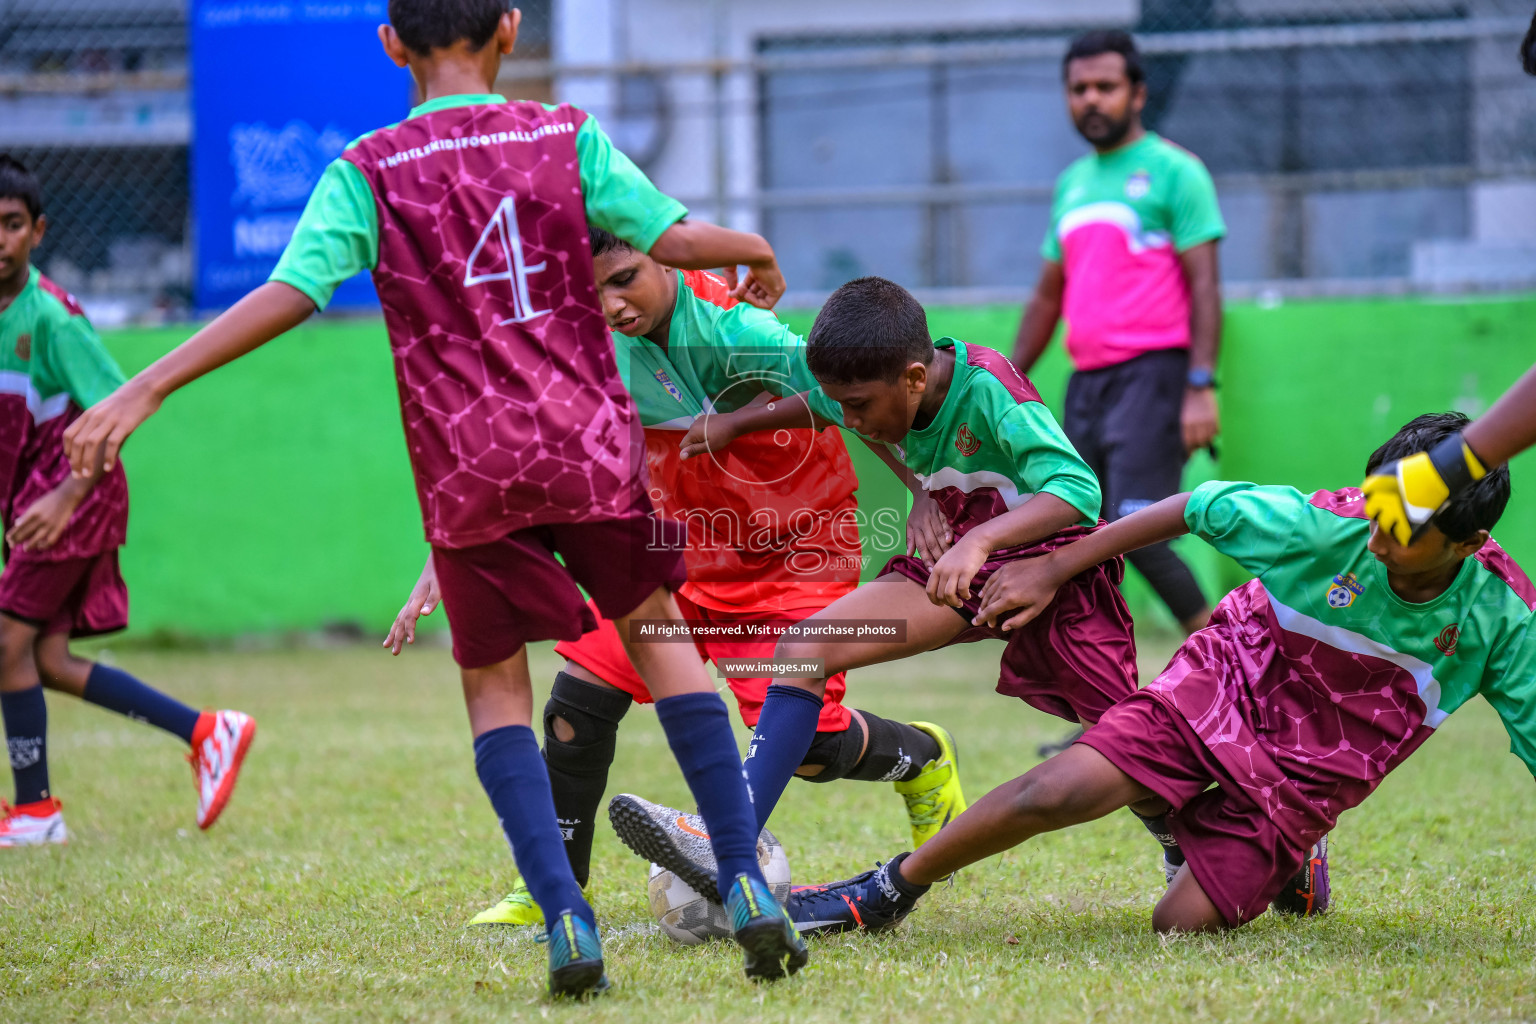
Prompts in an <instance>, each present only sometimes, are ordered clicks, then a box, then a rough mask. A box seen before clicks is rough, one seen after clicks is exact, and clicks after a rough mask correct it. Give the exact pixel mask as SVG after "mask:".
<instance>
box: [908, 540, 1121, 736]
mask: <svg viewBox="0 0 1536 1024" xmlns="http://www.w3.org/2000/svg"><path fill="white" fill-rule="evenodd" d="M1089 532H1091V531H1089V530H1088V529H1086V528H1081V527H1074V528H1071V529H1069V530H1063V531H1062V532H1061V533H1058V534H1056V535H1055V536H1053V537H1051V538H1048V539H1047V540H1045V541H1043V542H1041V543H1040V544H1037V545H1033V546H1030V547H1027V548H1021V549H1011V550H1009V551H1005V552H999V553H997V554H996V555H994V560H993V561H988V562H986V563H984V564H983V565H982V567H981V571H980V572H978V573H977V574H976V578H975V579H974V580H973V581H972V582H971V593H972V594H973V595H977V596H976V597H972V598H971V600H969V601H967V602H966V603H965V606H964V607H963V608H961V609H957V611H959V612H960V614H961V615H962V616H963V617H964V619H965V621H966V623H970V621H971V620H972V619H973V618H975V616H976V612H977V611H978V610H979V609H980V607H981V602H980V600H979V595H980V594H981V588H982V586H983V585H984V584H985V583H986V582H987V580H988V579H989V578H990V577H991V576H992V574H993V573H994V572H996V571H997V570H999V569H1001V568H1002V567H1003V566H1005V565H1007V564H1008V563H1009V562H1014V561H1018V560H1020V559H1023V558H1035V557H1038V556H1040V555H1043V554H1045V553H1046V552H1048V551H1050V550H1053V549H1054V548H1057V547H1060V546H1062V544H1065V543H1069V542H1070V541H1072V540H1075V539H1077V538H1079V537H1082V536H1086V535H1087V534H1088V533H1089ZM890 572H894V573H899V574H901V575H902V576H905V577H907V578H908V579H910V580H912V581H913V582H915V583H918V584H920V585H922V586H927V585H928V577H929V576H930V575H932V573H930V572H929V570H928V567H927V566H925V565H924V564H923V560H922V559H920V558H913V557H912V556H910V555H898V556H897V557H895V558H893V559H891V560H890V561H889V562H887V563H886V566H885V569H884V570H883V572H882V574H883V573H890ZM1124 577H1125V563H1124V561H1122V560H1121V559H1118V558H1116V559H1114V560H1112V561H1109V562H1104V563H1103V564H1101V565H1096V566H1094V567H1093V568H1092V569H1089V570H1087V571H1086V572H1083V573H1081V574H1080V575H1077V576H1074V577H1073V578H1072V579H1070V580H1068V581H1067V583H1066V584H1065V585H1064V586H1063V587H1062V588H1061V590H1059V591H1057V593H1056V599H1055V600H1054V601H1052V602H1051V603H1050V605H1049V606H1048V607H1047V608H1046V609H1045V611H1044V612H1042V613H1041V614H1040V616H1039V617H1038V618H1036V619H1034V620H1033V621H1031V622H1030V623H1028V624H1027V625H1025V626H1024V627H1023V628H1021V629H1015V630H1013V631H1011V632H1007V633H1005V632H1003V631H1002V630H1000V629H995V628H993V627H991V626H968V628H967V629H966V630H965V631H964V632H962V633H960V634H959V635H958V636H956V637H955V638H954V639H953V640H951V641H950V642H949V643H950V644H968V643H974V642H975V641H977V640H1002V641H1005V642H1006V643H1007V644H1008V647H1007V649H1006V650H1004V651H1003V657H1002V663H1001V665H1000V666H999V674H998V680H997V692H998V693H1001V694H1005V695H1007V696H1010V697H1017V698H1019V699H1020V700H1022V701H1024V702H1025V703H1026V704H1028V705H1029V706H1030V707H1033V708H1038V709H1039V710H1041V711H1044V712H1045V713H1046V714H1048V715H1055V716H1056V717H1058V718H1065V719H1066V720H1067V721H1069V722H1083V723H1084V724H1090V725H1091V724H1092V723H1094V722H1097V721H1098V720H1099V718H1100V717H1101V716H1102V715H1103V714H1104V712H1105V711H1107V710H1109V708H1110V707H1111V706H1112V705H1114V704H1115V703H1116V702H1117V701H1119V700H1122V699H1124V698H1125V697H1128V696H1129V695H1131V694H1133V693H1135V692H1136V637H1135V634H1134V633H1133V632H1132V625H1131V612H1130V609H1129V608H1127V607H1126V606H1125V598H1124V597H1122V596H1121V594H1120V581H1121V580H1122V579H1123V578H1124ZM945 646H946V647H947V646H949V644H946V645H945Z"/></svg>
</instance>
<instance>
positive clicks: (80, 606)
mask: <svg viewBox="0 0 1536 1024" xmlns="http://www.w3.org/2000/svg"><path fill="white" fill-rule="evenodd" d="M0 612H3V613H4V614H6V615H9V616H10V617H11V618H13V619H20V620H21V621H22V622H26V623H29V624H31V625H33V626H36V627H38V628H39V629H40V630H42V633H43V635H44V636H54V635H56V634H59V633H68V634H69V635H70V636H98V635H100V634H102V633H116V632H117V631H118V630H120V629H126V628H127V627H128V585H127V584H126V583H124V582H123V574H122V573H121V572H119V571H118V567H117V549H116V548H113V549H112V550H111V551H105V552H102V553H101V554H99V555H91V556H90V557H88V558H64V559H60V560H58V561H54V562H48V561H42V560H40V559H32V558H20V557H17V556H16V555H15V554H12V555H11V560H10V561H9V562H7V563H5V571H4V572H0Z"/></svg>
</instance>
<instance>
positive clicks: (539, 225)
mask: <svg viewBox="0 0 1536 1024" xmlns="http://www.w3.org/2000/svg"><path fill="white" fill-rule="evenodd" d="M685 213H686V211H685V210H684V209H683V207H682V206H681V205H679V204H678V203H677V202H675V201H674V200H671V199H668V198H667V197H666V196H664V195H662V194H661V193H660V192H658V191H657V190H656V189H655V187H654V186H653V185H652V184H651V183H650V181H649V180H647V179H646V177H645V175H644V174H642V173H641V172H640V171H639V169H637V168H636V167H635V166H634V164H633V163H631V162H630V161H629V160H628V159H627V158H626V157H625V156H624V155H623V154H622V153H620V152H619V151H618V150H616V149H615V148H614V147H613V144H612V143H611V142H610V141H609V140H608V137H607V136H606V135H604V134H603V133H602V131H601V130H600V129H599V128H598V127H597V123H596V121H594V120H593V119H592V118H590V117H589V116H587V114H586V113H584V112H583V111H581V110H578V109H576V108H575V107H571V106H568V105H561V106H557V107H552V106H547V105H544V104H539V103H527V102H514V103H509V102H507V101H505V100H504V99H502V98H501V97H500V96H489V95H484V96H448V97H442V98H439V99H436V100H433V101H431V102H429V103H425V104H423V105H421V106H419V107H416V108H415V109H414V110H412V111H411V114H410V116H409V117H408V118H407V119H406V120H404V121H401V122H400V123H399V124H396V125H391V126H390V127H388V128H382V129H380V130H378V131H376V132H373V133H371V134H369V135H366V136H364V137H363V138H361V139H359V140H357V141H356V142H354V143H353V144H352V145H351V146H349V147H348V148H347V150H346V151H345V152H344V153H343V154H342V156H341V157H340V158H339V159H338V160H337V161H336V162H335V163H334V164H332V165H331V167H330V168H329V169H328V170H327V171H326V174H325V176H324V177H323V178H322V179H321V181H320V183H319V184H318V185H317V186H316V188H315V193H314V195H313V196H311V198H310V201H309V204H308V206H307V207H306V209H305V211H304V215H303V217H302V218H301V219H300V222H299V225H298V228H297V229H296V230H295V232H294V236H293V240H292V241H291V242H290V243H289V246H288V249H287V251H286V252H285V253H284V254H283V258H282V260H281V261H280V262H279V264H278V266H277V269H276V270H275V271H274V272H273V274H272V280H274V281H281V282H284V283H286V284H289V285H291V286H293V287H294V288H297V289H299V290H300V291H302V292H304V293H305V294H306V295H308V296H309V297H310V298H311V299H313V300H314V302H315V305H316V306H319V307H323V306H324V305H325V304H326V302H328V301H329V299H330V296H331V293H332V292H333V291H334V289H335V287H336V286H337V285H338V284H340V283H341V282H342V281H344V280H346V279H347V278H348V277H351V276H352V275H353V274H354V273H357V272H358V271H360V270H362V269H365V268H368V269H371V270H372V271H373V280H374V284H375V286H376V287H377V289H378V293H379V300H380V303H381V304H382V305H383V308H384V321H385V324H386V326H387V328H388V330H389V338H390V345H391V347H392V348H393V350H394V360H395V375H396V379H397V381H398V383H399V389H400V407H401V413H402V416H403V418H404V421H405V437H406V445H407V447H408V449H409V452H410V458H411V466H412V468H413V470H414V471H415V476H416V489H417V493H418V496H419V498H420V500H421V508H422V516H423V519H424V520H425V523H426V532H427V539H428V540H429V541H430V542H432V543H433V544H436V545H439V546H443V547H469V546H473V545H476V544H484V543H487V542H489V541H492V540H496V539H498V538H500V537H502V536H505V535H506V534H508V533H510V532H512V531H514V530H520V529H525V528H527V527H530V526H537V525H540V524H543V523H556V522H584V521H591V520H600V519H611V518H616V517H619V516H621V515H623V514H625V513H626V512H628V511H629V510H630V509H631V508H633V507H634V505H635V504H636V503H637V502H644V501H645V500H646V499H645V441H644V437H643V435H642V432H641V426H640V420H639V417H638V416H637V414H636V411H635V406H634V403H633V402H632V401H631V400H630V397H629V394H628V393H627V392H626V391H625V389H624V385H623V382H622V381H621V379H620V377H619V372H618V366H617V363H616V362H615V358H614V349H613V343H612V341H611V340H610V339H609V335H608V327H607V324H606V323H605V321H604V319H603V315H602V312H601V310H600V308H599V304H598V299H597V285H596V281H595V279H594V276H593V270H592V257H591V248H590V243H589V241H588V234H587V225H588V223H589V222H590V223H592V224H595V225H597V226H599V227H602V228H605V229H607V230H609V231H611V232H613V233H614V234H616V235H618V236H619V237H621V238H623V239H625V240H626V241H628V242H630V243H631V244H633V245H634V246H635V247H636V248H638V249H640V250H642V251H649V250H650V248H651V246H652V245H654V244H655V242H656V239H657V238H659V237H660V236H661V234H662V232H664V231H665V230H666V229H667V228H668V227H670V226H671V225H672V224H674V223H676V222H677V221H678V220H679V219H680V218H681V217H682V216H683V215H684V214H685Z"/></svg>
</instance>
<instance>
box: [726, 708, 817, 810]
mask: <svg viewBox="0 0 1536 1024" xmlns="http://www.w3.org/2000/svg"><path fill="white" fill-rule="evenodd" d="M821 703H822V702H821V698H820V697H818V696H816V694H814V693H812V692H811V691H810V690H802V689H801V688H800V687H798V686H785V685H783V684H782V683H780V684H776V685H774V686H770V687H768V695H767V697H766V698H764V700H763V713H762V716H761V717H760V718H758V720H757V730H756V731H755V732H753V734H752V744H751V746H749V747H748V748H747V759H746V761H744V762H743V763H742V768H743V771H744V773H745V774H746V776H747V785H748V786H749V787H751V790H752V806H753V808H754V809H755V810H756V811H757V827H758V828H762V827H763V826H764V825H766V824H768V818H769V816H770V815H772V814H773V809H774V807H775V806H777V804H778V802H779V797H781V796H783V795H784V787H785V786H787V785H789V780H790V779H792V778H793V777H794V775H795V769H796V768H799V767H800V765H801V764H803V763H804V762H805V755H806V752H807V751H809V750H810V749H811V743H812V742H813V741H814V740H815V739H816V722H817V719H819V718H820V717H821Z"/></svg>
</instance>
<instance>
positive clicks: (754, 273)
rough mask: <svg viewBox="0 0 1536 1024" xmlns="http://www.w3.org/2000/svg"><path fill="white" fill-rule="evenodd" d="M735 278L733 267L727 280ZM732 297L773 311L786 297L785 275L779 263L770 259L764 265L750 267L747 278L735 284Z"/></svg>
mask: <svg viewBox="0 0 1536 1024" xmlns="http://www.w3.org/2000/svg"><path fill="white" fill-rule="evenodd" d="M735 276H736V270H735V268H734V267H732V268H730V274H729V275H728V276H727V277H726V280H727V281H730V280H732V279H733V278H734V277H735ZM731 295H732V297H733V298H736V299H739V300H741V301H742V302H748V303H751V304H752V305H754V306H757V307H758V308H759V309H772V308H773V307H774V305H775V304H776V303H777V302H778V301H779V299H781V298H783V296H784V275H783V274H782V273H781V272H780V271H779V263H778V261H777V260H775V259H773V258H772V257H769V259H768V260H767V261H766V262H764V263H759V264H756V265H754V266H750V267H748V268H747V276H746V277H744V278H742V279H741V280H740V281H739V282H737V283H736V284H735V286H734V287H733V288H732V289H731Z"/></svg>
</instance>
